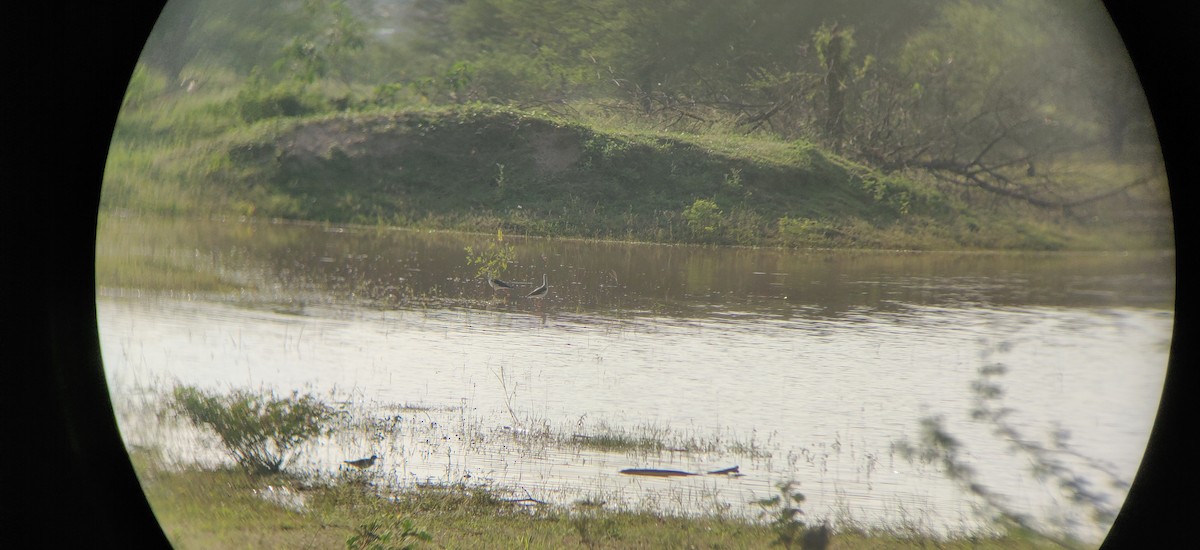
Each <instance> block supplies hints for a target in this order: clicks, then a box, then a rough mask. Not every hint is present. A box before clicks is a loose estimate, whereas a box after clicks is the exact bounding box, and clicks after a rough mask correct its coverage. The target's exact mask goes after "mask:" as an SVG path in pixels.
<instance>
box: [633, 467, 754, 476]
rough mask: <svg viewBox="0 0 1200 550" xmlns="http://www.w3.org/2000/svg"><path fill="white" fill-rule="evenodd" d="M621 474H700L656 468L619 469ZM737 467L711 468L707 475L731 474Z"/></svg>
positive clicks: (735, 472) (736, 470) (735, 471)
mask: <svg viewBox="0 0 1200 550" xmlns="http://www.w3.org/2000/svg"><path fill="white" fill-rule="evenodd" d="M620 473H622V474H625V475H629V476H650V477H683V476H698V475H700V474H697V473H693V472H684V471H682V470H660V469H657V468H627V469H624V470H621V472H620ZM737 473H738V467H737V466H734V467H732V468H725V469H722V470H713V471H711V472H708V475H731V474H737Z"/></svg>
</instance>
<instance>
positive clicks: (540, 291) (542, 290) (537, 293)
mask: <svg viewBox="0 0 1200 550" xmlns="http://www.w3.org/2000/svg"><path fill="white" fill-rule="evenodd" d="M549 291H550V286H549V285H547V284H546V274H545V273H543V274H542V286H539V287H537V288H535V289H533V292H530V293H529V294H527V295H526V298H545V297H546V293H547V292H549Z"/></svg>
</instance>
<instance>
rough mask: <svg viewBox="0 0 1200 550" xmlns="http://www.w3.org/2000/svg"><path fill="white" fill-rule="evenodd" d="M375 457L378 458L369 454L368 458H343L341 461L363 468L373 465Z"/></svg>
mask: <svg viewBox="0 0 1200 550" xmlns="http://www.w3.org/2000/svg"><path fill="white" fill-rule="evenodd" d="M377 458H379V457H378V456H377V455H371V457H370V458H360V459H358V460H343V461H342V462H345V463H346V464H349V465H351V466H354V467H355V468H358V469H359V470H362V469H363V468H370V467H371V466H372V465H374V464H375V459H377Z"/></svg>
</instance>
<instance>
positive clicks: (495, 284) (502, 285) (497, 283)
mask: <svg viewBox="0 0 1200 550" xmlns="http://www.w3.org/2000/svg"><path fill="white" fill-rule="evenodd" d="M487 282H488V286H490V287H492V291H493V292H495V291H498V290H503V291H505V292H508V291H509V290H512V287H513V286H512V284H510V283H506V282H504V281H501V280H500V279H497V278H495V277H492V274H491V273H488V276H487Z"/></svg>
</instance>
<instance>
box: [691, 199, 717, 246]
mask: <svg viewBox="0 0 1200 550" xmlns="http://www.w3.org/2000/svg"><path fill="white" fill-rule="evenodd" d="M683 219H685V220H687V224H688V228H689V229H691V230H692V236H693V237H694V238H696V239H697V240H699V241H700V242H706V243H711V242H717V241H718V240H719V239H720V237H721V236H722V234H723V233H724V225H725V218H724V216H723V215H722V213H721V209H720V208H718V207H717V203H716V202H713V201H711V200H708V199H696V200H695V202H693V203H692V204H691V206H686V207H684V209H683Z"/></svg>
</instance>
